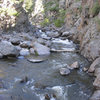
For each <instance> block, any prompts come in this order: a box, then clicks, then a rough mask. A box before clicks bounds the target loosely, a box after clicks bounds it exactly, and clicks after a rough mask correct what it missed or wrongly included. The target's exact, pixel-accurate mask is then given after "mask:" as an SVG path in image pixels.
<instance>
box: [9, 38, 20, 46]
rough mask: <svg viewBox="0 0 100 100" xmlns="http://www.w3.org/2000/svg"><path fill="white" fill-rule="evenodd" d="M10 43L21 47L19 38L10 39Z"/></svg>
mask: <svg viewBox="0 0 100 100" xmlns="http://www.w3.org/2000/svg"><path fill="white" fill-rule="evenodd" d="M10 42H11V43H12V44H13V45H19V44H20V39H19V38H11V39H10Z"/></svg>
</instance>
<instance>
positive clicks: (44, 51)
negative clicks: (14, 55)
mask: <svg viewBox="0 0 100 100" xmlns="http://www.w3.org/2000/svg"><path fill="white" fill-rule="evenodd" d="M34 50H35V51H36V52H37V54H38V55H49V54H50V49H49V48H48V47H47V46H44V45H42V44H40V43H37V42H35V43H34Z"/></svg>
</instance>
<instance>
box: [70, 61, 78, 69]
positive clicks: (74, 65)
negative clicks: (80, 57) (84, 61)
mask: <svg viewBox="0 0 100 100" xmlns="http://www.w3.org/2000/svg"><path fill="white" fill-rule="evenodd" d="M70 68H71V69H77V68H79V63H78V61H76V62H74V63H73V64H72V65H71V66H70Z"/></svg>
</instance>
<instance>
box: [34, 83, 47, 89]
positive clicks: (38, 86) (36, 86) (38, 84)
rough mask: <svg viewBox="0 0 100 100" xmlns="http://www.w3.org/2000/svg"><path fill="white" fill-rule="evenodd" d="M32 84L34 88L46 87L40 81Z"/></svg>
mask: <svg viewBox="0 0 100 100" xmlns="http://www.w3.org/2000/svg"><path fill="white" fill-rule="evenodd" d="M34 86H35V88H39V89H45V88H46V86H45V85H43V84H41V83H35V84H34Z"/></svg>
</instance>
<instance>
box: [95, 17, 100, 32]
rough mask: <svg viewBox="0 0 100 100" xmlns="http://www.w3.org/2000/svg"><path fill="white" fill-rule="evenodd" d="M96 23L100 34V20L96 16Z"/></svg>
mask: <svg viewBox="0 0 100 100" xmlns="http://www.w3.org/2000/svg"><path fill="white" fill-rule="evenodd" d="M94 21H95V22H96V26H97V30H98V31H99V32H100V19H99V18H98V17H97V16H96V17H95V18H94Z"/></svg>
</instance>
